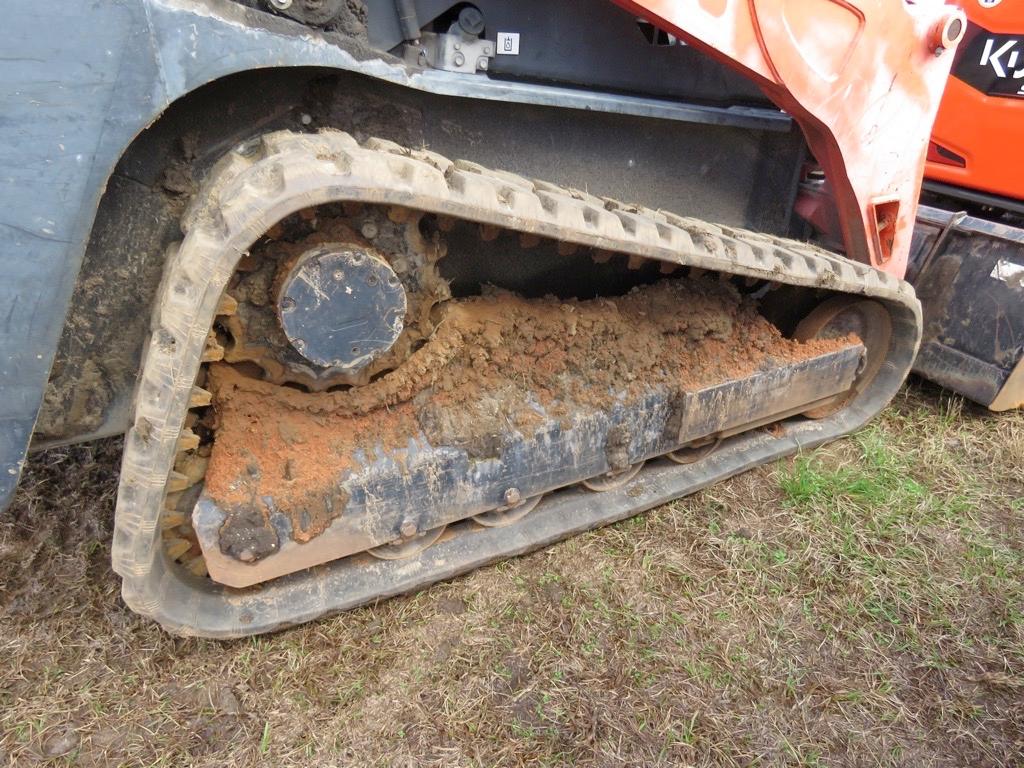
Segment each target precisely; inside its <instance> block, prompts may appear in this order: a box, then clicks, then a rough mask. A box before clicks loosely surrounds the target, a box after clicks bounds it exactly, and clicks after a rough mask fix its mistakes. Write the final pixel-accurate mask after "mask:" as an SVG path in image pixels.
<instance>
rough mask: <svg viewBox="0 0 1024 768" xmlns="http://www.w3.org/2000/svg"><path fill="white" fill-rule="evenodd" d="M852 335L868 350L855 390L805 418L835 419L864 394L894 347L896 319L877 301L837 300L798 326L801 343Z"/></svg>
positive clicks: (826, 303) (829, 301) (808, 412)
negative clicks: (843, 409) (835, 415)
mask: <svg viewBox="0 0 1024 768" xmlns="http://www.w3.org/2000/svg"><path fill="white" fill-rule="evenodd" d="M850 333H854V334H856V335H857V336H858V337H860V340H861V342H862V343H863V344H864V348H865V350H867V352H866V355H865V357H864V362H863V363H861V367H860V370H859V371H858V372H857V378H856V380H855V381H854V383H853V386H852V387H851V388H850V389H849V391H848V392H847V393H846V394H844V395H839V396H838V397H837V398H836V399H835V400H833V401H832V402H830V403H826V404H824V405H819V406H818V407H816V408H809V409H808V410H806V411H804V413H803V415H804V416H806V417H807V418H810V419H823V418H825V417H827V416H831V415H832V414H833V413H836V412H837V411H838V410H839V409H840V408H842V407H843V406H845V405H846V404H847V403H848V402H850V400H852V399H853V397H854V396H856V395H858V394H860V392H862V391H863V389H864V387H866V386H867V385H868V384H869V383H870V382H871V380H872V379H874V378H875V376H876V374H877V373H878V371H879V369H880V368H881V367H882V363H883V362H885V359H886V357H887V356H888V354H889V347H890V346H892V318H891V317H890V316H889V312H888V310H886V308H885V307H884V306H882V305H881V304H880V303H879V302H877V301H873V300H871V299H861V298H858V297H856V296H836V297H833V298H831V299H827V300H826V301H824V302H822V303H821V304H819V305H818V306H817V307H815V309H814V311H812V312H811V313H810V314H809V315H808V316H807V317H805V318H804V319H803V320H801V321H800V324H799V325H797V327H796V331H795V332H794V333H793V338H794V339H796V340H797V341H810V340H811V339H838V338H842V337H843V336H846V335H848V334H850Z"/></svg>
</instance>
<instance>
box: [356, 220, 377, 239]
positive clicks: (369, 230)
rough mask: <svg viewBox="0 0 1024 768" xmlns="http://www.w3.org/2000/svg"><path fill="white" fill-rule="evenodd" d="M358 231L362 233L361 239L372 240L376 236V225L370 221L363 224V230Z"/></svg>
mask: <svg viewBox="0 0 1024 768" xmlns="http://www.w3.org/2000/svg"><path fill="white" fill-rule="evenodd" d="M359 231H360V232H362V235H363V237H365V238H366V239H367V240H373V238H375V237H376V236H377V234H378V231H377V225H376V224H375V223H374V222H372V221H368V222H366V223H365V224H363V228H362V229H361V230H359Z"/></svg>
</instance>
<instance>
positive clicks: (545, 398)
mask: <svg viewBox="0 0 1024 768" xmlns="http://www.w3.org/2000/svg"><path fill="white" fill-rule="evenodd" d="M851 341H852V339H841V340H816V341H813V342H809V343H799V342H795V341H792V340H790V339H786V338H784V337H783V336H782V335H781V334H780V333H779V331H778V330H777V329H776V328H775V327H774V326H773V325H771V324H770V323H769V322H768V321H767V320H765V319H764V318H763V317H762V316H761V315H759V314H758V312H757V308H756V306H755V305H754V303H753V302H752V301H749V300H746V299H744V298H743V297H741V296H740V295H739V294H738V293H737V292H736V291H735V289H734V288H733V287H732V286H731V285H729V284H726V283H722V282H719V281H718V280H714V279H709V278H701V279H697V280H686V279H676V280H663V281H660V282H658V283H656V284H653V285H649V286H643V287H639V288H635V289H633V290H632V291H631V292H629V293H628V294H626V295H625V296H620V297H614V298H598V299H592V300H582V301H581V300H560V299H555V298H543V299H524V298H522V297H520V296H517V295H515V294H512V293H508V292H503V291H497V290H495V291H491V292H488V293H487V294H485V295H482V296H477V297H472V298H468V299H461V300H456V301H452V302H450V303H449V304H448V306H447V312H446V314H445V316H444V319H443V320H442V321H441V323H440V324H439V327H438V330H437V331H435V334H434V337H433V338H432V339H431V340H430V341H429V342H428V343H427V344H426V345H425V346H424V347H422V348H421V349H420V350H418V351H417V352H416V353H415V354H414V355H413V356H412V357H411V358H410V359H409V360H408V361H407V362H406V364H404V365H402V366H401V367H399V368H398V369H397V370H395V371H393V372H391V373H389V374H387V375H385V376H383V377H381V378H380V379H378V380H377V381H375V382H373V383H371V384H370V385H368V386H365V387H356V388H352V389H348V390H345V391H340V392H331V393H306V392H302V391H299V390H296V389H294V388H290V387H280V386H276V385H273V384H270V383H268V382H263V381H258V380H255V379H252V378H249V377H247V376H245V375H244V374H242V373H241V372H239V371H238V370H235V369H232V368H231V367H230V366H227V365H217V366H213V367H212V368H211V370H210V374H209V378H208V382H207V385H208V386H209V388H210V389H211V391H212V392H213V394H214V404H215V412H216V421H215V427H216V439H215V443H214V447H213V453H212V456H211V459H210V464H209V469H208V471H207V475H206V490H207V492H208V493H209V494H210V495H211V496H212V497H213V498H214V499H215V500H216V501H218V503H220V504H221V505H223V506H225V507H227V508H229V509H230V508H241V507H251V506H262V504H263V502H262V501H260V500H262V499H264V498H266V497H270V498H272V499H273V500H274V503H275V504H276V506H277V507H278V508H280V509H282V510H287V511H288V514H290V515H291V516H292V517H293V518H294V519H293V520H292V523H293V528H295V530H297V531H299V532H300V533H299V540H309V538H312V537H313V536H316V535H318V534H319V533H321V532H322V531H323V530H324V529H325V528H326V527H327V525H329V524H330V521H331V519H332V518H333V515H335V514H337V512H338V511H340V506H341V505H338V504H330V505H325V503H323V502H322V499H324V498H329V497H330V493H331V489H332V488H335V487H336V486H337V484H338V482H339V480H341V479H342V478H343V477H344V476H345V474H346V473H347V472H348V471H349V470H352V469H355V468H357V467H358V466H359V465H360V464H362V463H364V462H369V461H372V460H373V459H374V457H375V454H380V455H392V454H393V453H394V452H396V451H400V450H401V449H403V448H406V447H407V446H408V444H409V440H410V439H411V438H415V439H417V440H421V441H426V442H428V443H429V444H430V445H433V446H439V445H457V446H460V447H463V448H465V449H466V450H467V452H468V453H469V454H470V455H471V456H476V457H481V456H496V455H498V454H499V452H500V446H501V442H502V436H503V435H504V434H506V433H508V432H509V431H510V430H516V431H519V432H522V433H526V434H530V433H532V431H533V430H534V429H536V428H537V427H538V426H539V425H540V424H541V423H547V422H550V420H551V419H552V418H555V419H561V420H563V421H566V422H570V423H571V422H572V421H573V420H574V418H576V417H578V416H579V415H582V414H587V413H592V412H593V411H594V410H596V409H601V410H607V409H609V408H610V407H611V406H612V405H613V404H615V403H616V402H620V401H623V400H624V401H626V402H630V401H633V400H635V399H637V398H639V397H641V396H643V395H646V394H648V393H650V392H651V391H652V390H661V391H664V392H666V393H668V394H670V395H672V394H675V393H678V392H684V391H686V392H689V391H694V390H697V389H700V388H703V387H706V386H709V385H712V384H716V383H720V382H723V381H727V380H732V379H737V378H741V377H743V376H746V375H750V374H751V373H753V372H754V371H756V370H758V369H762V368H769V367H772V366H775V365H779V364H782V363H789V362H795V361H799V360H803V359H807V358H809V357H813V356H815V355H819V354H822V353H824V352H827V351H832V350H835V349H840V348H842V347H844V346H846V345H848V344H850V343H851ZM268 514H269V512H268Z"/></svg>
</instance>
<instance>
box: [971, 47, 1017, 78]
mask: <svg viewBox="0 0 1024 768" xmlns="http://www.w3.org/2000/svg"><path fill="white" fill-rule="evenodd" d="M995 45H996V41H995V40H993V39H992V38H989V39H988V40H986V41H985V50H983V51H982V52H981V62H980V63H981V66H983V67H984V66H985V65H986V64H991V65H992V69H994V70H995V73H996V77H1006V70H1007V69H1009V70H1011V71H1013V70H1014V68H1015V67H1016V66H1017V58H1018V57H1019V56H1020V51H1016V50H1014V46H1016V45H1017V41H1016V40H1007V41H1006V42H1005V43H1003V44H1002V45H1001V46H999V47H998V48H996V47H995ZM1004 56H1005V57H1006V58H1005V59H1004V58H1003V57H1004ZM1004 64H1005V65H1006V67H1005V68H1004V67H1003V65H1004ZM1013 76H1014V77H1015V78H1016V79H1018V80H1019V79H1020V78H1022V77H1024V69H1020V70H1017V71H1015V72H1013Z"/></svg>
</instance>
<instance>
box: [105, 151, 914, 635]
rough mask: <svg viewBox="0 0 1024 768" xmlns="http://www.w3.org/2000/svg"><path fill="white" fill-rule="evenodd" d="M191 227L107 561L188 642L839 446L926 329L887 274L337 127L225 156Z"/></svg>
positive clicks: (385, 590) (344, 600)
mask: <svg viewBox="0 0 1024 768" xmlns="http://www.w3.org/2000/svg"><path fill="white" fill-rule="evenodd" d="M182 229H183V231H184V232H185V238H184V240H183V241H182V242H181V243H179V244H177V245H175V246H173V247H172V249H171V251H170V253H169V254H168V259H167V268H166V271H165V273H164V279H163V282H162V284H161V289H160V299H159V304H158V310H157V312H156V314H155V316H154V321H153V331H152V336H151V339H150V341H149V344H148V348H147V351H146V354H145V359H144V365H143V373H142V377H141V380H140V385H139V391H138V394H137V408H136V414H135V420H134V423H133V426H132V428H131V430H130V432H129V436H128V440H127V444H126V450H125V458H124V468H123V474H122V484H121V488H120V492H119V498H118V507H117V515H116V532H115V538H114V555H113V557H114V565H115V569H116V570H117V571H118V572H119V573H120V574H121V575H122V576H123V577H124V595H125V599H126V601H127V602H128V603H129V605H131V607H132V608H134V609H135V610H137V611H139V612H140V613H143V614H146V615H149V616H152V617H153V618H155V619H157V620H158V621H160V622H161V623H162V624H164V625H165V626H166V627H168V628H170V629H172V630H174V631H177V632H180V633H183V634H193V635H204V636H214V637H233V636H239V635H246V634H253V633H258V632H267V631H272V630H275V629H279V628H281V627H284V626H288V625H291V624H295V623H299V622H302V621H305V620H308V619H310V618H314V617H316V616H320V615H323V614H327V613H330V612H335V611H340V610H345V609H348V608H351V607H354V606H356V605H359V604H363V603H367V602H372V601H374V600H377V599H380V598H382V597H386V596H389V595H394V594H398V593H401V592H407V591H410V590H414V589H417V588H420V587H422V586H424V585H426V584H429V583H431V582H434V581H437V580H440V579H444V578H449V577H451V576H453V575H455V574H458V573H462V572H465V571H468V570H471V569H473V568H475V567H477V566H479V565H481V564H484V563H487V562H491V561H494V560H497V559H501V558H504V557H508V556H512V555H516V554H520V553H522V552H526V551H529V550H531V549H535V548H537V547H541V546H544V545H545V544H548V543H550V542H552V541H556V540H558V539H561V538H564V537H566V536H569V535H571V534H573V533H576V532H579V531H582V530H586V529H589V528H594V527H597V526H600V525H605V524H607V523H610V522H613V521H615V520H619V519H622V518H624V517H627V516H630V515H633V514H636V513H638V512H640V511H643V510H645V509H649V508H651V507H653V506H656V505H658V504H661V503H664V502H665V501H668V500H670V499H672V498H677V497H679V496H681V495H684V494H686V493H690V492H693V491H695V490H697V489H699V488H701V487H704V486H706V485H709V484H711V483H713V482H716V481H717V480H719V479H722V478H724V477H726V476H729V475H731V474H734V473H736V472H739V471H742V470H743V469H746V468H749V467H751V466H754V465H757V464H760V463H763V462H764V461H766V460H769V459H771V458H773V457H776V456H781V455H784V454H786V453H788V452H791V451H793V450H795V449H797V448H799V447H806V446H810V445H813V444H816V443H820V442H822V441H825V440H828V439H831V438H833V437H837V436H839V435H841V434H844V433H846V432H848V431H849V430H851V429H853V428H856V427H857V426H859V425H860V424H862V423H864V422H865V421H866V420H868V419H869V418H870V417H871V416H873V415H874V414H875V413H876V412H877V411H878V410H879V409H880V408H881V407H882V406H884V404H885V403H886V402H887V401H888V400H889V398H891V396H892V395H893V393H894V392H895V391H896V389H897V388H898V386H899V384H900V383H901V382H902V380H903V378H904V377H905V375H906V372H907V370H908V369H909V367H910V364H911V361H912V359H913V355H914V353H915V351H916V346H917V343H918V340H919V335H920V316H919V307H918V304H917V301H916V299H915V298H914V297H913V293H912V291H911V290H910V289H909V287H908V286H907V285H906V284H905V283H903V282H902V281H900V280H898V279H896V278H894V277H892V276H890V275H887V274H885V273H883V272H880V271H877V270H875V269H872V268H871V267H867V266H864V265H860V264H856V263H853V262H851V261H848V260H846V259H843V258H841V257H838V256H835V255H832V254H829V253H828V252H826V251H823V250H821V249H819V248H817V247H814V246H811V245H808V244H805V243H799V242H795V241H789V240H784V239H781V238H775V237H771V236H767V235H763V234H755V233H751V232H747V231H743V230H738V229H735V228H729V227H719V226H715V225H712V224H708V223H705V222H702V221H699V220H696V219H691V218H686V217H682V216H678V215H675V214H671V213H667V212H664V211H653V210H650V209H647V208H643V207H639V206H633V205H629V204H626V203H623V202H620V201H616V200H611V199H607V198H600V197H596V196H595V195H593V194H591V193H590V192H584V191H580V190H574V189H566V188H561V187H556V186H554V185H550V184H546V183H543V182H539V181H532V180H527V179H525V178H522V177H519V176H516V175H513V174H509V173H504V172H501V171H495V170H488V169H484V168H482V167H480V166H477V165H475V164H472V163H463V162H452V161H450V160H447V159H446V158H443V157H441V156H439V155H436V154H434V153H431V152H427V151H422V150H410V149H407V148H404V147H401V146H399V145H397V144H393V143H391V142H385V141H380V140H375V139H370V140H368V141H366V142H364V143H363V144H362V145H360V144H359V143H357V142H356V141H355V140H354V139H352V138H351V137H350V136H348V135H347V134H344V133H340V132H324V133H321V134H312V135H311V134H301V135H300V134H292V133H287V132H279V133H274V134H268V135H265V136H263V137H261V138H260V139H258V140H255V141H252V142H249V143H246V144H244V145H242V146H241V147H238V148H237V149H236V150H235V151H234V152H232V153H231V154H229V155H228V156H227V157H226V158H224V160H222V161H221V163H219V164H218V165H217V166H216V167H215V168H214V169H213V170H212V171H211V173H210V174H209V176H208V178H207V180H206V183H205V185H204V186H203V188H202V190H201V191H200V193H199V194H198V195H197V196H196V198H195V201H194V203H193V205H192V207H191V208H190V210H189V211H188V213H187V214H186V216H185V219H184V221H183V225H182ZM538 277H542V278H543V279H538Z"/></svg>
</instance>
